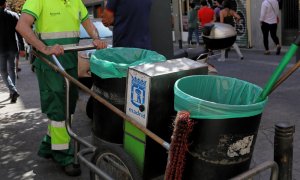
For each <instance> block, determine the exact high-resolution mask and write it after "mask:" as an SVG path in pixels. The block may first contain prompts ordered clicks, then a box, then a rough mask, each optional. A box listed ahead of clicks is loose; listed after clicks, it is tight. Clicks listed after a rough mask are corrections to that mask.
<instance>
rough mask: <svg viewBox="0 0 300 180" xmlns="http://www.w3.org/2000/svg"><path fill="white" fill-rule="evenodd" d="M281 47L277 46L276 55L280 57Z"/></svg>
mask: <svg viewBox="0 0 300 180" xmlns="http://www.w3.org/2000/svg"><path fill="white" fill-rule="evenodd" d="M280 50H281V46H277V49H276V55H280Z"/></svg>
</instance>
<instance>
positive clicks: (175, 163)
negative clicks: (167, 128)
mask: <svg viewBox="0 0 300 180" xmlns="http://www.w3.org/2000/svg"><path fill="white" fill-rule="evenodd" d="M193 125H194V122H193V121H192V120H190V113H189V112H187V111H179V112H178V113H177V116H176V118H175V122H174V130H173V134H172V137H171V144H170V149H169V157H168V163H167V168H166V173H165V180H181V179H182V175H183V171H184V167H185V160H186V156H185V155H186V153H187V151H188V137H189V135H190V133H191V132H192V130H193Z"/></svg>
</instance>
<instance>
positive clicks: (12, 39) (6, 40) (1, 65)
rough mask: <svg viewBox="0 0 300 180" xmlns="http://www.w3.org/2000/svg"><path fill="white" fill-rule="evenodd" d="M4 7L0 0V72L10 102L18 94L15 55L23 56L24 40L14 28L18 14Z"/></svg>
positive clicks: (12, 101)
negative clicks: (7, 90)
mask: <svg viewBox="0 0 300 180" xmlns="http://www.w3.org/2000/svg"><path fill="white" fill-rule="evenodd" d="M5 8H6V0H0V27H1V28H0V74H1V77H2V79H3V82H4V83H5V85H6V86H7V88H8V89H9V93H10V98H11V103H16V101H17V98H18V97H19V96H20V95H19V93H18V90H17V88H16V57H17V56H19V53H20V56H22V57H24V56H25V51H24V41H23V38H22V36H21V35H20V34H19V33H18V32H16V30H15V27H16V25H17V22H18V20H19V16H18V14H17V13H15V12H12V11H10V10H8V9H5ZM16 34H17V38H18V41H17V39H16ZM19 48H20V52H19Z"/></svg>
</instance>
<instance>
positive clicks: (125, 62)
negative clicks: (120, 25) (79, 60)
mask: <svg viewBox="0 0 300 180" xmlns="http://www.w3.org/2000/svg"><path fill="white" fill-rule="evenodd" d="M165 60H166V58H165V57H164V56H163V55H161V54H158V53H157V52H155V51H150V50H145V49H139V48H125V47H124V48H123V47H117V48H107V49H101V50H97V51H95V52H94V53H93V54H92V56H91V59H90V68H91V72H92V73H94V74H96V75H97V76H99V77H100V78H102V79H106V78H122V77H126V75H127V70H128V67H130V66H137V65H142V64H148V63H149V64H150V63H156V62H161V61H165Z"/></svg>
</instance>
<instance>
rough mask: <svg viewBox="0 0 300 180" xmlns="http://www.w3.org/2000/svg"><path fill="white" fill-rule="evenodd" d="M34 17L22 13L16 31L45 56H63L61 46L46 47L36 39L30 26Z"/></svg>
mask: <svg viewBox="0 0 300 180" xmlns="http://www.w3.org/2000/svg"><path fill="white" fill-rule="evenodd" d="M34 20H35V19H34V17H33V16H31V15H29V14H26V13H22V14H21V17H20V19H19V21H18V23H17V26H16V30H17V31H18V32H19V33H20V34H21V35H22V36H23V38H24V39H25V40H26V41H27V42H28V43H29V44H31V45H32V46H33V47H35V48H36V49H37V50H38V51H40V52H42V53H44V54H46V55H52V54H54V55H57V56H59V55H62V54H64V48H63V46H61V45H58V44H56V45H54V46H47V45H45V44H44V43H43V42H42V41H41V40H39V39H38V37H37V36H36V35H35V34H34V32H33V30H32V28H31V27H32V25H33V23H34Z"/></svg>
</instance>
